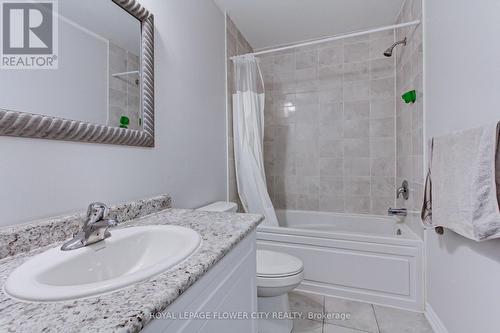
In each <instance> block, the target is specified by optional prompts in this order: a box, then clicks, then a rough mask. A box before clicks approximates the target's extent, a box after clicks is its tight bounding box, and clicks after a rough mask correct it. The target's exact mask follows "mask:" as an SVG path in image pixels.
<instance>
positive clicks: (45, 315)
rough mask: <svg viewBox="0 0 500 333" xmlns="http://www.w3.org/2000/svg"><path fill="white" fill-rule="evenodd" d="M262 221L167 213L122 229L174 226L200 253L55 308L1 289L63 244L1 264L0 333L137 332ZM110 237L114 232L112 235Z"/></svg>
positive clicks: (246, 217)
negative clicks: (191, 235)
mask: <svg viewBox="0 0 500 333" xmlns="http://www.w3.org/2000/svg"><path fill="white" fill-rule="evenodd" d="M261 220H262V217H261V216H260V215H248V214H227V213H209V212H201V211H193V210H179V209H166V210H163V211H160V212H157V213H154V214H151V215H147V216H143V217H140V218H137V219H133V220H130V221H128V222H125V223H121V224H120V226H119V227H118V228H123V227H129V226H143V225H162V224H171V225H179V226H184V227H188V228H191V229H193V230H195V231H197V232H198V233H199V234H200V236H201V237H202V239H203V240H202V244H201V247H200V248H199V249H198V250H197V251H196V252H195V253H194V254H193V255H192V256H191V257H189V258H188V259H187V260H185V261H184V262H182V263H181V264H179V265H176V266H174V267H173V268H172V269H170V270H168V271H166V272H164V273H161V274H159V275H157V276H154V277H153V278H151V279H149V280H146V281H143V282H139V283H136V284H134V285H132V286H130V287H127V288H125V289H121V290H118V291H115V292H113V293H110V294H105V295H101V296H98V297H92V298H86V299H80V300H75V301H66V302H57V303H27V302H20V301H16V300H13V299H11V298H9V297H8V296H7V295H6V294H5V293H4V292H3V285H4V283H5V280H6V279H7V277H8V275H9V274H10V272H12V271H13V270H14V269H16V268H17V267H18V266H20V265H21V264H23V263H24V262H25V261H27V260H28V259H30V258H31V257H33V256H34V255H36V254H38V253H41V252H43V251H46V250H48V249H50V248H53V247H55V246H60V245H61V242H60V241H58V242H56V243H52V244H51V245H47V246H43V247H40V248H36V249H31V250H30V251H29V252H23V253H18V254H15V255H13V256H8V257H6V258H4V259H2V260H0V284H1V285H2V292H1V293H0V331H1V332H16V333H18V332H30V333H32V332H65V333H69V332H81V331H85V332H138V331H140V330H141V329H142V328H143V327H144V326H145V325H146V324H147V323H148V322H150V321H151V319H152V314H155V313H158V312H161V311H163V310H165V309H166V308H167V307H168V305H169V304H171V303H172V302H173V301H175V300H176V299H177V297H179V296H180V295H181V294H182V293H183V292H184V291H186V289H188V288H189V287H190V286H191V285H192V284H193V283H194V282H196V281H197V280H198V279H200V278H201V277H202V276H203V274H204V273H206V272H207V271H208V270H209V269H210V268H211V267H212V266H213V265H214V264H216V263H217V262H218V261H219V260H220V259H222V258H223V257H224V255H225V254H227V253H228V252H229V251H230V250H231V249H232V248H233V247H234V246H235V245H237V244H238V243H239V242H240V241H241V240H243V239H244V238H245V237H246V236H247V235H248V234H250V233H251V232H252V231H253V230H254V229H255V228H256V227H257V225H258V224H259V223H260V221H261ZM111 232H112V231H111Z"/></svg>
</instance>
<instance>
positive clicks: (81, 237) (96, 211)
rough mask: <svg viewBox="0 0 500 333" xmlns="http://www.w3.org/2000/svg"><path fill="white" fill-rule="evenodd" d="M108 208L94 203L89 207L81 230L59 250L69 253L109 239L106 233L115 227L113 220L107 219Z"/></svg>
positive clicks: (108, 233) (109, 234) (108, 234)
mask: <svg viewBox="0 0 500 333" xmlns="http://www.w3.org/2000/svg"><path fill="white" fill-rule="evenodd" d="M108 213H109V208H108V206H106V205H105V204H103V203H100V202H94V203H92V204H90V205H89V208H88V210H87V218H86V219H85V221H84V222H83V227H82V230H80V231H79V232H77V233H76V234H74V235H73V238H72V239H70V240H69V241H67V242H66V243H64V244H63V246H62V247H61V250H63V251H70V250H76V249H79V248H82V247H85V246H87V245H90V244H94V243H97V242H100V241H102V240H105V239H106V238H108V237H111V233H110V232H109V231H108V229H109V228H110V227H114V226H116V225H117V224H118V223H117V222H116V221H115V220H111V219H107V218H106V217H107V216H108Z"/></svg>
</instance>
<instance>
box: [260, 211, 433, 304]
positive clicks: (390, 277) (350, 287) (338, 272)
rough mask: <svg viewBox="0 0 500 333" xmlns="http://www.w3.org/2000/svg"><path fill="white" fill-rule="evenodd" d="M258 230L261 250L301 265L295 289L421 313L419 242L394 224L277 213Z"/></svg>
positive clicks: (371, 218) (381, 219) (372, 218)
mask: <svg viewBox="0 0 500 333" xmlns="http://www.w3.org/2000/svg"><path fill="white" fill-rule="evenodd" d="M276 213H277V215H278V220H279V222H280V227H267V226H260V227H259V228H258V233H257V235H258V245H259V248H263V249H267V250H275V251H281V252H286V253H289V254H291V255H294V256H297V257H299V258H301V259H302V260H303V261H304V273H305V279H304V282H303V283H302V284H301V285H300V287H299V288H298V289H299V290H303V291H309V292H318V293H322V294H327V295H331V296H335V297H343V298H348V299H354V300H360V301H365V302H370V303H375V304H381V305H387V306H394V307H399V308H404V309H409V310H415V311H422V310H423V281H424V274H423V262H422V260H423V245H422V241H421V240H420V239H419V238H418V237H417V236H416V235H415V234H414V233H413V232H412V231H411V230H410V229H409V228H408V227H407V226H406V225H405V224H404V223H400V222H397V220H396V219H393V218H389V217H387V218H386V217H382V216H370V215H348V214H336V213H325V212H312V211H290V210H286V211H285V210H281V211H280V210H278V211H277V212H276Z"/></svg>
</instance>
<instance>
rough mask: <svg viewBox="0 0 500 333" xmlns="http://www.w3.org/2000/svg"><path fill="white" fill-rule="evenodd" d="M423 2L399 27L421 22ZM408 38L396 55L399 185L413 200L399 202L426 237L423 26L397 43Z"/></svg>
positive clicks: (410, 7)
mask: <svg viewBox="0 0 500 333" xmlns="http://www.w3.org/2000/svg"><path fill="white" fill-rule="evenodd" d="M421 17H422V1H421V0H407V1H406V2H405V4H404V5H403V7H402V11H401V14H400V16H399V18H398V23H402V22H409V21H413V20H418V19H421ZM405 36H406V37H407V38H408V44H407V46H406V47H398V48H397V51H396V76H397V80H396V91H397V97H396V103H397V104H396V105H397V107H396V125H397V129H396V133H397V134H396V142H397V145H396V146H397V159H396V182H397V184H398V185H399V184H401V183H402V182H403V180H408V182H409V184H410V198H409V200H408V201H406V200H403V199H399V200H398V207H406V208H408V210H409V211H410V214H409V216H408V218H407V223H408V224H409V225H410V227H411V228H412V229H413V230H414V231H415V232H417V234H419V235H421V236H422V234H423V228H422V223H421V222H420V209H421V207H422V201H423V188H424V185H423V183H424V166H423V163H424V162H423V151H424V150H423V146H424V139H423V79H422V75H423V66H422V62H423V53H422V25H418V26H416V27H415V26H413V27H408V28H403V29H399V30H398V31H397V32H396V38H397V40H401V39H403V38H404V37H405ZM409 90H416V92H417V101H416V103H415V104H405V103H404V102H403V100H402V99H401V95H402V94H403V93H405V92H406V91H409Z"/></svg>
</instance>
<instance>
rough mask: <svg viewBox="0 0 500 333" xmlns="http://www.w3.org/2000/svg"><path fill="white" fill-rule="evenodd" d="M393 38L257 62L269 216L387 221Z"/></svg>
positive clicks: (392, 150) (341, 43)
mask: <svg viewBox="0 0 500 333" xmlns="http://www.w3.org/2000/svg"><path fill="white" fill-rule="evenodd" d="M393 42H394V32H393V31H389V32H382V33H376V34H372V35H365V36H361V37H355V38H350V39H344V40H338V41H334V42H330V43H323V44H319V45H316V46H314V47H307V48H299V49H295V50H291V51H289V52H280V53H272V54H270V55H266V56H262V57H261V66H262V71H263V75H264V79H265V83H266V111H265V116H266V119H265V149H264V150H265V167H266V176H267V182H268V190H269V193H270V195H271V198H272V200H273V203H274V205H275V207H276V208H281V209H300V210H320V211H332V212H346V213H359V214H383V215H385V214H387V208H388V207H390V206H394V202H395V199H394V191H395V165H396V163H395V156H396V143H395V136H396V134H395V100H394V98H395V58H394V57H392V58H386V57H384V56H383V51H384V50H385V49H387V48H388V47H389V46H390V45H391V44H392V43H393Z"/></svg>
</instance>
